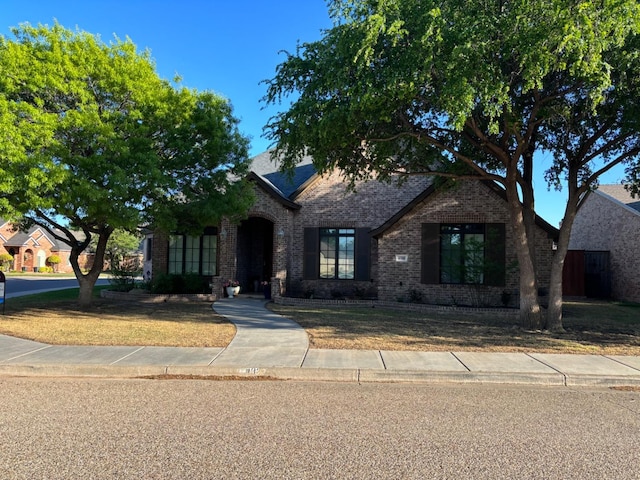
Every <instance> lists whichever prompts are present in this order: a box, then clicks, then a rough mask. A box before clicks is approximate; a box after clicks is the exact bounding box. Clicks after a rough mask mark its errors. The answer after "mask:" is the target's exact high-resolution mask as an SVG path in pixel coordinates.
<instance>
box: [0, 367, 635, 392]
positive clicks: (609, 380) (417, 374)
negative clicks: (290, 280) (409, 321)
mask: <svg viewBox="0 0 640 480" xmlns="http://www.w3.org/2000/svg"><path fill="white" fill-rule="evenodd" d="M0 376H13V377H59V378H61V377H83V378H121V379H133V378H145V377H164V378H169V379H170V378H171V377H175V378H176V379H179V378H181V377H191V378H195V379H197V378H202V379H207V378H209V379H224V378H225V377H226V378H229V379H234V380H237V379H246V380H260V379H263V380H275V381H277V380H280V381H304V382H345V383H413V384H416V383H422V384H426V383H433V384H436V383H437V384H444V383H452V384H453V383H456V384H462V383H465V384H470V383H473V384H492V385H495V384H504V385H538V386H567V387H615V386H637V385H640V375H634V376H603V375H570V376H567V375H564V374H562V373H551V374H531V373H500V372H438V371H418V370H394V371H391V370H378V369H358V368H300V367H260V368H257V367H211V366H202V367H198V366H160V365H158V366H148V365H147V366H117V365H6V364H5V365H0Z"/></svg>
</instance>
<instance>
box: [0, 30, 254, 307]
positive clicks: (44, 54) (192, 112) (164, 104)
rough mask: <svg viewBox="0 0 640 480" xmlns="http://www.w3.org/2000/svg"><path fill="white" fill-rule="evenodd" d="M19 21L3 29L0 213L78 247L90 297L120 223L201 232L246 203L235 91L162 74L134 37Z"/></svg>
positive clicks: (84, 294) (84, 291) (81, 277)
mask: <svg viewBox="0 0 640 480" xmlns="http://www.w3.org/2000/svg"><path fill="white" fill-rule="evenodd" d="M12 32H13V38H11V39H7V38H4V37H0V71H1V72H2V75H0V188H1V190H2V196H1V198H0V216H3V217H4V218H8V219H11V220H18V219H22V225H21V226H22V227H23V228H27V227H28V226H29V225H33V224H37V225H40V226H41V227H43V228H45V229H46V230H48V231H49V233H50V234H51V235H52V236H53V237H55V238H56V239H57V240H58V241H61V242H63V243H65V244H67V245H69V246H70V248H71V253H70V258H69V260H70V262H71V265H72V267H73V271H74V273H75V275H76V278H77V279H78V283H79V285H80V294H79V303H80V304H81V305H88V304H90V303H91V298H92V291H93V286H94V285H95V282H96V280H97V279H98V276H99V275H100V273H101V271H102V266H103V263H104V256H105V252H106V249H107V244H108V241H109V238H110V237H111V235H112V234H113V232H114V231H115V230H117V229H124V230H128V231H134V230H135V229H136V228H137V227H138V226H139V225H141V224H145V223H146V224H153V225H156V226H159V227H163V228H165V229H167V230H171V229H175V228H179V227H183V225H181V222H183V223H184V227H183V228H182V229H183V230H187V229H190V230H192V231H193V230H197V229H198V228H202V226H203V225H211V224H215V223H217V222H218V221H219V219H220V218H221V217H222V216H226V215H237V214H242V213H243V212H244V211H246V209H247V208H248V205H249V203H248V201H249V200H248V199H250V198H251V189H250V187H249V185H248V184H247V183H246V182H241V181H236V180H235V179H237V178H244V176H245V173H246V171H247V168H248V165H249V162H248V140H247V139H246V138H245V137H244V136H243V135H241V134H240V132H239V131H238V120H237V119H236V118H235V117H234V116H233V114H232V108H231V105H230V103H229V101H228V100H226V99H224V98H222V97H220V96H218V95H215V94H213V93H211V92H197V91H194V90H189V89H186V88H182V87H179V86H178V85H176V84H175V83H172V82H169V81H167V80H163V79H161V78H160V77H159V76H158V74H157V72H156V70H155V65H154V62H153V61H152V59H151V56H150V54H149V52H148V51H146V52H139V51H138V50H137V48H136V46H135V45H134V44H133V42H131V40H129V39H127V40H124V41H122V40H120V39H117V38H116V39H115V40H114V41H113V42H112V43H110V44H105V43H104V42H102V41H101V40H100V39H99V38H98V37H96V36H93V35H91V34H89V33H86V32H82V31H75V32H73V31H70V30H67V29H65V28H64V27H62V26H61V25H59V24H57V23H56V24H55V25H54V26H52V27H48V26H42V25H39V26H37V27H32V26H30V25H28V24H24V25H22V26H20V27H18V28H15V29H13V30H12ZM78 231H79V232H80V235H78ZM94 237H95V238H96V239H97V241H96V247H95V261H94V263H93V266H92V267H91V269H90V270H89V271H88V272H86V273H85V272H83V271H82V270H81V267H80V264H79V262H78V259H79V256H80V254H81V253H82V252H83V251H85V249H86V248H87V247H88V246H89V244H90V242H91V240H92V239H93V238H94Z"/></svg>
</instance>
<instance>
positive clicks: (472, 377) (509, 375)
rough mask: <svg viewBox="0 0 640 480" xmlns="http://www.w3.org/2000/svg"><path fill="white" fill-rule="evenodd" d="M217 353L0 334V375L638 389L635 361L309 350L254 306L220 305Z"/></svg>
mask: <svg viewBox="0 0 640 480" xmlns="http://www.w3.org/2000/svg"><path fill="white" fill-rule="evenodd" d="M213 308H214V310H215V311H216V312H218V313H219V314H221V315H224V316H225V317H227V318H228V319H229V320H230V321H232V322H233V323H234V324H235V325H236V327H237V333H236V336H235V338H234V339H233V341H232V342H231V343H230V344H229V346H228V347H227V348H179V347H84V346H54V345H46V344H42V343H38V342H31V341H28V340H22V339H18V338H14V337H10V336H6V335H0V375H47V376H112V377H136V376H149V375H195V376H211V377H217V376H233V377H265V378H274V379H282V380H307V381H309V380H325V381H351V382H425V383H426V382H456V383H460V382H476V383H510V384H537V385H564V386H615V385H640V357H632V356H604V355H560V354H543V353H535V354H534V353H532V354H526V353H477V352H406V351H378V350H321V349H309V341H308V338H307V334H306V333H305V331H304V330H303V329H302V328H301V327H300V326H299V325H298V324H297V323H295V322H293V321H291V320H289V319H286V318H283V317H282V316H280V315H277V314H274V313H272V312H270V311H269V310H267V309H266V308H265V302H264V300H259V299H252V298H246V297H245V298H243V297H240V298H233V299H223V300H220V301H218V302H216V303H214V305H213Z"/></svg>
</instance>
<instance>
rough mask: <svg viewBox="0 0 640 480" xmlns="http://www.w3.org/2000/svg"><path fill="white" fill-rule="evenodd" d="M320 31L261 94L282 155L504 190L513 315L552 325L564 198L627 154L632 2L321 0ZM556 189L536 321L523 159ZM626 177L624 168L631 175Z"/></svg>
mask: <svg viewBox="0 0 640 480" xmlns="http://www.w3.org/2000/svg"><path fill="white" fill-rule="evenodd" d="M328 4H329V9H330V12H331V15H332V18H333V20H334V26H333V28H331V29H329V30H327V31H325V32H324V35H323V38H322V39H321V40H319V41H316V42H313V43H304V44H302V45H300V46H299V48H298V50H297V51H296V52H295V53H290V54H288V56H287V58H286V60H285V61H284V62H283V63H281V64H280V65H279V66H278V68H277V71H276V75H275V77H274V78H273V79H271V80H270V81H268V82H267V83H268V89H267V95H266V97H265V100H266V102H267V103H269V104H277V103H279V102H281V101H282V100H284V99H288V98H289V97H291V98H292V99H293V100H292V102H291V104H290V106H289V107H288V108H287V109H286V110H285V111H283V112H281V113H279V114H277V115H275V116H274V117H273V118H272V119H271V120H270V122H269V123H268V125H267V127H266V131H267V135H268V136H269V137H270V138H271V139H272V140H273V141H274V143H275V146H276V149H275V155H277V156H278V157H279V158H282V159H283V166H284V167H285V168H287V167H292V166H293V165H295V164H296V163H297V162H298V160H299V159H300V158H301V157H302V156H303V155H304V154H310V155H312V156H313V158H314V162H315V165H316V167H318V168H319V169H320V170H321V171H326V170H329V169H332V168H335V167H338V168H340V169H342V170H343V171H344V172H346V173H347V174H348V175H349V176H350V177H351V178H352V179H360V178H367V177H370V176H371V175H372V174H373V173H374V172H375V175H376V176H378V177H381V178H383V179H384V178H389V177H390V176H391V175H395V174H417V175H437V176H440V177H453V178H457V179H465V180H467V179H472V180H491V181H494V182H497V183H498V184H500V185H502V186H503V187H504V189H505V192H506V195H507V199H508V206H509V211H510V221H511V224H512V226H513V230H514V232H515V241H516V247H517V257H518V264H519V272H520V289H519V290H520V316H521V323H522V325H523V326H524V327H525V328H531V329H537V328H540V327H543V326H546V327H547V328H549V329H553V330H561V329H562V267H563V263H564V258H565V254H566V250H567V248H568V243H569V233H570V230H571V226H572V224H573V219H574V216H575V212H576V206H577V204H578V201H579V199H580V198H581V196H582V195H583V194H584V193H585V192H587V191H588V190H589V189H592V188H594V187H595V186H596V185H597V181H598V177H599V176H600V175H601V174H602V173H604V172H606V171H607V170H609V169H610V168H613V167H614V166H615V165H618V164H623V163H624V164H626V165H627V166H628V172H629V173H630V174H631V176H632V177H633V175H634V172H638V170H637V168H638V167H637V165H638V163H637V162H638V153H639V152H640V134H639V132H640V128H639V126H640V125H639V122H640V115H638V107H637V98H639V96H638V94H639V93H640V60H639V54H638V52H639V48H638V47H639V46H640V45H639V38H638V32H639V30H640V5H639V4H638V2H637V1H636V0H599V1H589V0H583V1H578V0H513V1H511V0H437V1H435V0H355V1H353V0H349V1H347V0H333V1H329V2H328ZM545 151H546V152H551V153H552V154H553V157H554V163H553V166H552V167H551V168H550V169H548V171H547V172H546V175H547V178H548V180H549V182H550V184H551V185H553V186H559V185H561V184H562V183H563V182H565V181H566V186H567V188H568V202H567V205H566V210H565V214H564V219H563V222H562V226H561V229H560V237H559V243H558V250H557V253H556V254H555V256H554V260H553V267H552V269H553V271H552V274H551V279H550V281H551V283H550V285H551V289H550V308H549V311H548V315H547V317H546V322H547V323H546V324H545V323H543V322H544V321H545V318H544V316H543V315H542V310H541V308H540V303H539V299H538V281H539V276H538V274H537V272H536V267H535V265H536V262H535V248H534V242H533V238H534V237H533V235H534V224H535V195H534V171H535V169H536V168H540V166H539V165H538V162H537V158H538V156H536V155H535V154H536V153H539V152H545ZM635 175H636V178H637V173H635Z"/></svg>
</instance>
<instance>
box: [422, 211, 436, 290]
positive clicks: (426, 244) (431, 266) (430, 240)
mask: <svg viewBox="0 0 640 480" xmlns="http://www.w3.org/2000/svg"><path fill="white" fill-rule="evenodd" d="M421 254H422V266H421V275H420V276H421V278H420V281H421V282H422V283H428V284H438V283H440V224H439V223H423V224H422V248H421Z"/></svg>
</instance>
